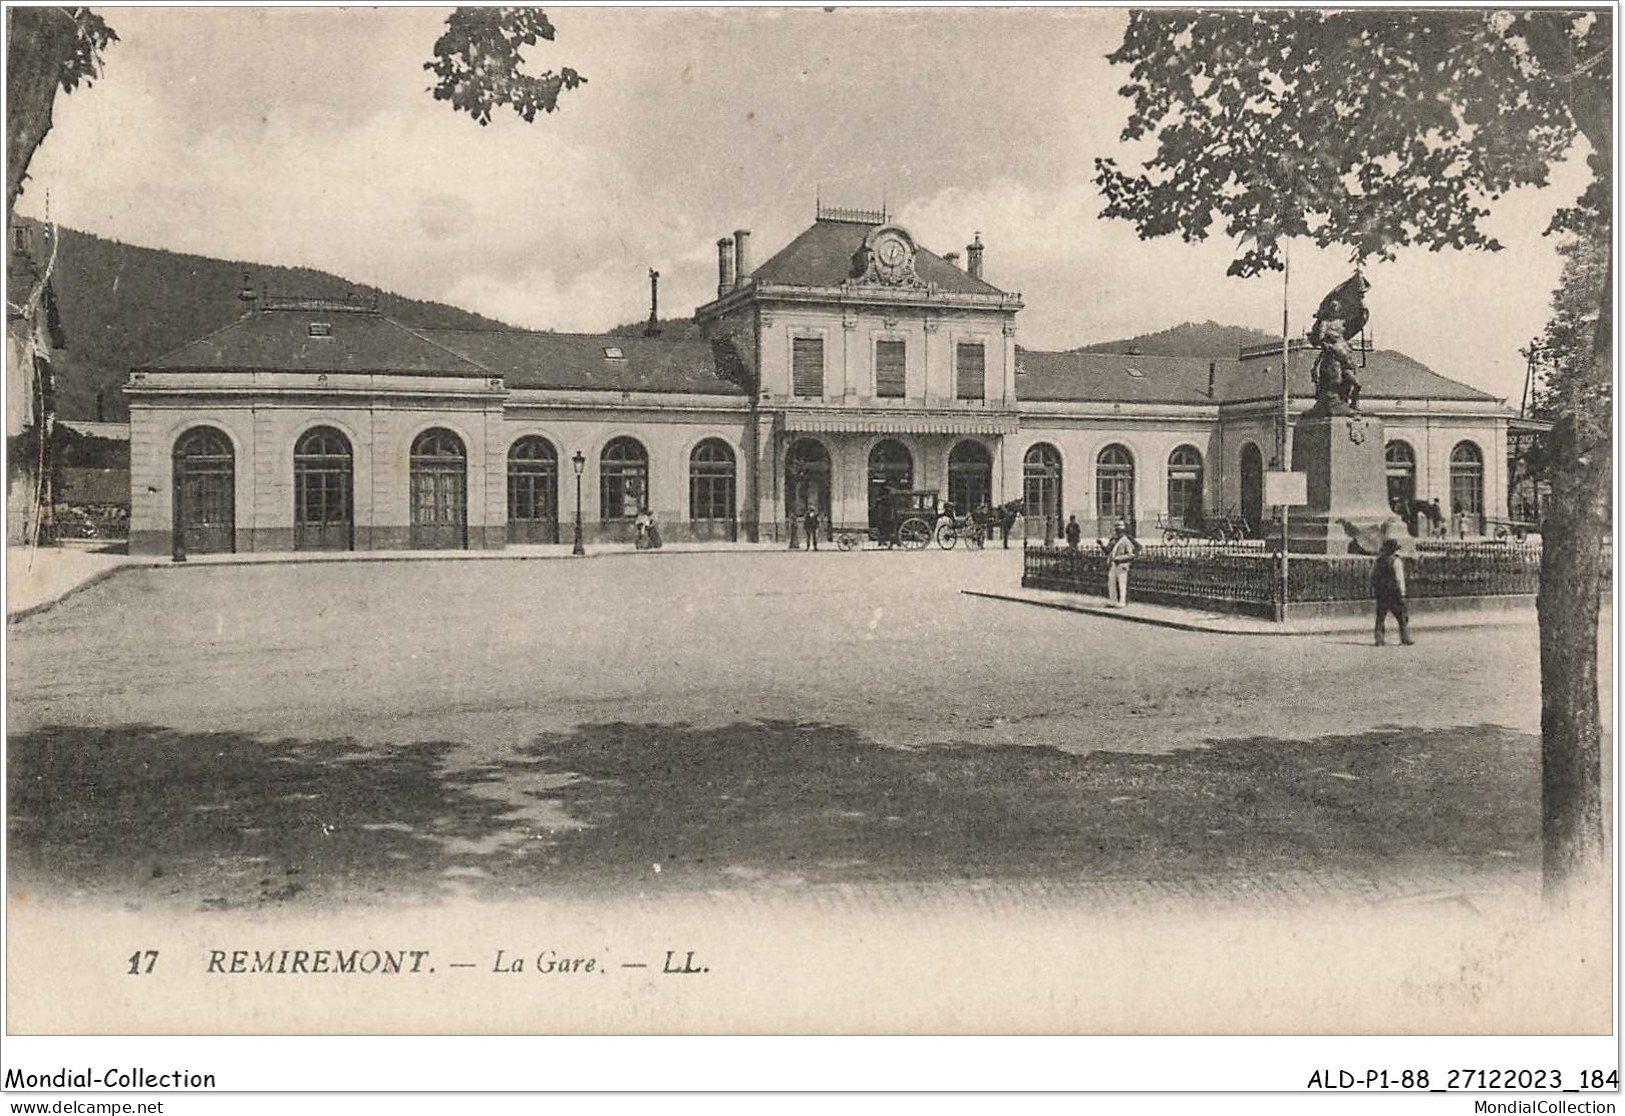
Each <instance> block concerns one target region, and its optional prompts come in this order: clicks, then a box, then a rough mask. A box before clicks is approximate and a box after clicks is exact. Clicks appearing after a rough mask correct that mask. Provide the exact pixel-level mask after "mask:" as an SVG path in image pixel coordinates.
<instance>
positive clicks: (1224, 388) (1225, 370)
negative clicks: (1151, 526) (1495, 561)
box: [1016, 349, 1499, 404]
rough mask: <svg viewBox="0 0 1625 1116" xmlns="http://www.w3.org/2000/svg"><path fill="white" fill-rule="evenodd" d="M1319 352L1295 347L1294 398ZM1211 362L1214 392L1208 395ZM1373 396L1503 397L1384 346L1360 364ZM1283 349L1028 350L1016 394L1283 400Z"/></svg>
mask: <svg viewBox="0 0 1625 1116" xmlns="http://www.w3.org/2000/svg"><path fill="white" fill-rule="evenodd" d="M1314 358H1315V353H1314V352H1313V351H1312V350H1308V351H1306V350H1297V351H1294V352H1293V353H1292V369H1291V382H1290V383H1289V384H1288V388H1289V390H1290V392H1291V394H1292V396H1293V397H1294V398H1302V399H1310V398H1313V397H1314V394H1315V389H1314V382H1313V380H1312V378H1311V375H1310V369H1311V367H1312V366H1313V364H1314ZM1209 365H1212V372H1213V392H1212V394H1211V395H1209V393H1208V373H1209ZM1358 375H1359V378H1360V389H1361V392H1362V394H1363V395H1365V396H1366V397H1367V398H1370V399H1375V398H1382V399H1438V400H1458V401H1463V402H1479V403H1496V402H1499V400H1498V399H1497V398H1496V397H1495V396H1493V395H1490V394H1489V393H1487V392H1483V391H1480V390H1478V389H1477V388H1474V387H1469V386H1467V385H1466V384H1463V383H1458V382H1457V381H1455V380H1451V379H1447V378H1446V377H1444V376H1441V375H1439V374H1438V373H1437V372H1434V371H1433V370H1432V369H1430V368H1428V367H1427V366H1426V365H1424V364H1421V363H1420V362H1418V361H1415V360H1412V359H1411V358H1410V357H1408V356H1405V355H1404V354H1403V353H1397V352H1393V351H1392V350H1386V349H1381V350H1377V351H1375V352H1371V353H1367V354H1366V366H1365V367H1364V368H1363V369H1360V370H1359V373H1358ZM1280 396H1281V365H1280V357H1279V355H1276V356H1274V357H1273V358H1271V357H1255V358H1250V359H1247V360H1238V359H1236V358H1234V357H1232V358H1228V359H1220V360H1210V359H1208V358H1206V357H1171V356H1143V355H1131V354H1127V353H1091V352H1065V353H1051V352H1039V351H1036V350H1030V349H1022V350H1019V351H1018V352H1017V354H1016V398H1017V399H1020V400H1026V401H1031V402H1035V403H1036V402H1072V403H1194V404H1203V403H1208V404H1211V403H1243V402H1247V401H1250V400H1255V399H1279V398H1280Z"/></svg>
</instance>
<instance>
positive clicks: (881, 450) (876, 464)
mask: <svg viewBox="0 0 1625 1116" xmlns="http://www.w3.org/2000/svg"><path fill="white" fill-rule="evenodd" d="M913 487H914V455H913V454H911V453H909V452H908V447H907V446H905V445H903V443H901V442H897V441H893V440H891V439H889V438H888V439H886V440H885V441H883V442H876V443H875V446H874V448H873V449H871V450H870V451H869V525H870V526H871V527H878V526H880V525H881V523H880V520H881V516H880V512H879V507H880V498H881V497H882V496H883V495H885V494H886V493H887V492H907V491H909V490H910V489H912V488H913Z"/></svg>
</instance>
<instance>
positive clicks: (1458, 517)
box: [1450, 442, 1484, 535]
mask: <svg viewBox="0 0 1625 1116" xmlns="http://www.w3.org/2000/svg"><path fill="white" fill-rule="evenodd" d="M1450 514H1451V517H1452V524H1453V526H1455V528H1456V531H1457V532H1458V533H1459V534H1469V533H1470V534H1475V535H1476V534H1482V533H1483V530H1484V520H1483V516H1484V454H1483V451H1481V450H1480V449H1479V448H1478V446H1477V445H1475V444H1474V443H1472V442H1457V443H1456V448H1455V449H1453V450H1451V451H1450Z"/></svg>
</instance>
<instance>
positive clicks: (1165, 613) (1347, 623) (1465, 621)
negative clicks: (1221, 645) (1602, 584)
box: [960, 587, 1535, 641]
mask: <svg viewBox="0 0 1625 1116" xmlns="http://www.w3.org/2000/svg"><path fill="white" fill-rule="evenodd" d="M960 592H962V593H964V594H965V595H966V596H970V597H983V598H986V599H988V600H994V601H1009V602H1013V603H1016V604H1025V605H1036V606H1038V607H1039V608H1054V609H1060V610H1061V611H1063V612H1080V613H1084V614H1086V615H1089V616H1099V617H1102V618H1104V619H1107V620H1121V621H1124V622H1127V623H1130V624H1151V625H1153V626H1155V627H1159V628H1174V629H1177V630H1179V631H1185V632H1213V633H1217V634H1222V635H1260V636H1313V635H1340V634H1345V633H1348V632H1359V633H1361V634H1363V635H1366V636H1367V637H1369V635H1370V632H1371V617H1370V616H1369V615H1366V614H1364V613H1362V614H1360V615H1358V616H1311V617H1306V618H1303V619H1293V618H1292V616H1291V614H1290V613H1288V616H1287V619H1286V620H1284V621H1280V622H1277V621H1274V620H1261V619H1258V618H1257V617H1253V616H1237V615H1234V614H1232V613H1228V612H1203V611H1201V610H1199V609H1192V608H1172V607H1169V606H1167V605H1154V604H1145V603H1140V602H1135V601H1133V600H1130V602H1129V604H1128V606H1127V607H1125V608H1112V607H1111V606H1110V605H1108V604H1107V603H1106V598H1104V597H1088V596H1084V595H1082V594H1079V593H1061V592H1057V591H1055V590H1050V589H1027V588H1025V587H1016V588H1011V589H1008V590H999V591H997V592H990V591H987V590H981V589H962V590H960ZM1424 615H1425V617H1426V626H1427V629H1428V630H1429V631H1440V630H1444V629H1450V628H1485V627H1501V626H1508V627H1516V626H1522V625H1528V624H1533V623H1535V608H1534V606H1533V605H1527V606H1520V607H1513V608H1506V609H1496V610H1493V611H1483V612H1429V613H1425V614H1424ZM1389 627H1390V628H1391V629H1393V628H1396V625H1394V624H1392V623H1390V625H1389ZM1398 638H1399V637H1398V635H1397V634H1395V635H1394V639H1395V640H1396V641H1397V640H1398Z"/></svg>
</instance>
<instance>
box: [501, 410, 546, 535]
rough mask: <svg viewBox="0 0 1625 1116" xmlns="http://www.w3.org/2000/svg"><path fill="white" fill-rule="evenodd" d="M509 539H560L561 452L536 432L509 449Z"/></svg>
mask: <svg viewBox="0 0 1625 1116" xmlns="http://www.w3.org/2000/svg"><path fill="white" fill-rule="evenodd" d="M508 541H509V542H511V543H556V542H558V541H559V454H558V451H557V450H556V449H554V448H553V443H552V442H549V441H548V440H547V439H546V438H542V437H539V436H537V435H534V434H532V435H529V436H527V437H524V438H520V439H519V440H518V441H517V442H515V443H514V444H513V445H512V446H511V447H509V449H508Z"/></svg>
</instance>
